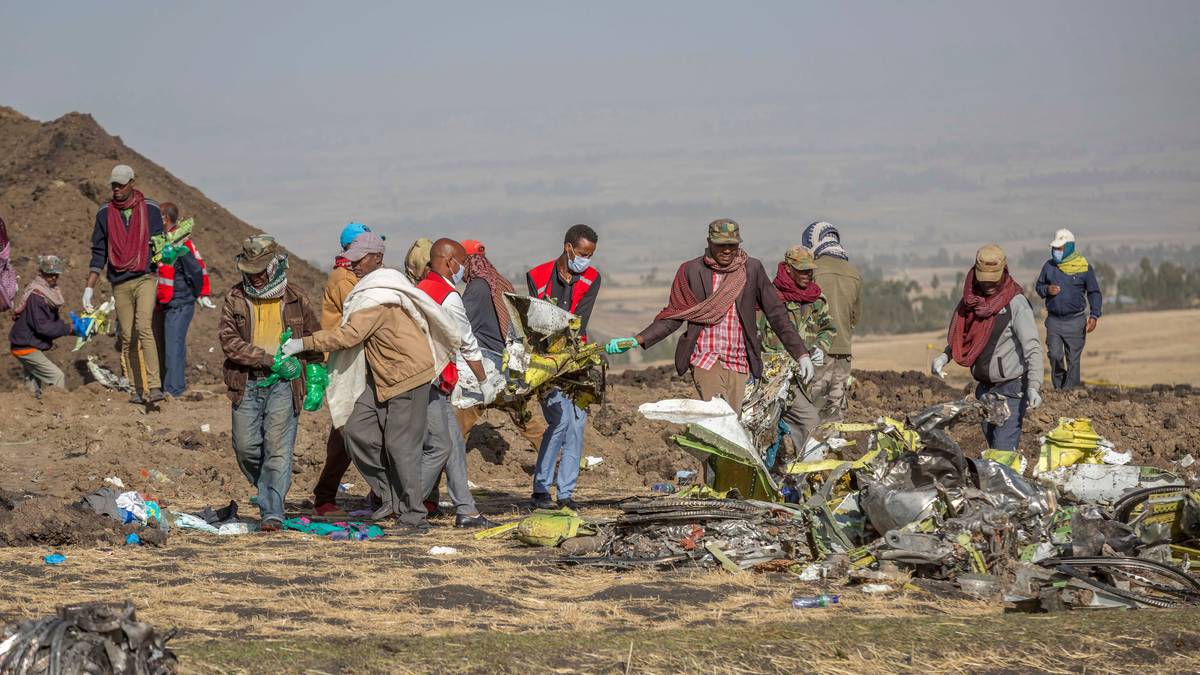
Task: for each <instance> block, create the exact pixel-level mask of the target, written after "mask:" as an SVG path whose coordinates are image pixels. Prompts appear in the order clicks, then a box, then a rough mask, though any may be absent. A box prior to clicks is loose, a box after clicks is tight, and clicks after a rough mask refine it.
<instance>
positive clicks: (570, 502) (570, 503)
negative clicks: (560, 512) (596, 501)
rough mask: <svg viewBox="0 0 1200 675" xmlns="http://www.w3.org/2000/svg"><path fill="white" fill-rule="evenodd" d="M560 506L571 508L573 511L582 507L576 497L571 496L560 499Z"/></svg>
mask: <svg viewBox="0 0 1200 675" xmlns="http://www.w3.org/2000/svg"><path fill="white" fill-rule="evenodd" d="M558 508H560V509H571V510H572V511H579V510H580V509H581V508H582V507H580V506H579V502H577V501H575V500H574V499H571V498H570V497H567V498H565V499H560V500H558Z"/></svg>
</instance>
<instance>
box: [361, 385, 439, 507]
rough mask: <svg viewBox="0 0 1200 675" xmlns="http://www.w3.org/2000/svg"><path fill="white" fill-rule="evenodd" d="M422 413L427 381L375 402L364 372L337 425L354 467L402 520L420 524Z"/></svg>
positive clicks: (426, 400) (425, 409)
mask: <svg viewBox="0 0 1200 675" xmlns="http://www.w3.org/2000/svg"><path fill="white" fill-rule="evenodd" d="M428 413H429V385H427V384H422V385H420V386H418V387H417V388H416V389H412V390H410V391H406V392H404V393H403V394H400V395H399V396H394V397H392V398H390V399H388V400H386V401H384V402H382V403H380V402H379V401H378V400H377V399H376V398H375V383H374V382H372V381H371V378H370V376H368V378H367V387H366V389H364V390H363V393H362V395H361V396H359V397H358V400H357V401H355V403H354V410H353V411H352V412H351V413H350V419H348V420H347V421H346V426H345V427H343V428H342V433H343V435H344V436H345V439H346V449H347V450H348V451H349V453H350V458H351V459H352V460H353V461H354V466H355V468H357V469H358V472H359V473H361V474H362V476H363V478H364V479H366V481H367V484H368V485H370V486H371V490H373V491H374V492H375V494H377V495H379V496H380V498H381V499H382V500H383V507H385V508H390V509H391V511H392V512H393V513H395V514H396V519H397V520H398V521H400V524H402V525H421V524H424V523H425V515H426V511H425V505H424V503H423V502H422V500H423V499H424V498H425V495H424V494H423V493H422V492H421V453H422V449H423V447H424V445H425V443H424V441H425V420H426V416H427V415H428Z"/></svg>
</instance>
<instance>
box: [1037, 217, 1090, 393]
mask: <svg viewBox="0 0 1200 675" xmlns="http://www.w3.org/2000/svg"><path fill="white" fill-rule="evenodd" d="M1034 288H1035V289H1036V290H1037V294H1038V296H1039V297H1041V298H1043V299H1045V301H1046V352H1047V353H1048V354H1049V356H1050V382H1051V383H1052V384H1053V385H1054V388H1055V389H1072V388H1074V387H1078V386H1080V385H1081V384H1082V381H1081V380H1080V375H1079V358H1080V357H1081V356H1082V355H1083V344H1084V342H1085V341H1086V340H1087V334H1088V333H1090V332H1092V331H1094V330H1096V322H1098V321H1099V320H1100V306H1101V304H1102V303H1103V298H1102V297H1101V294H1100V282H1099V281H1097V280H1096V272H1095V270H1093V269H1092V268H1091V266H1090V265H1088V261H1087V258H1084V257H1083V256H1082V255H1081V254H1080V253H1079V251H1076V250H1075V235H1074V234H1072V233H1071V231H1070V230H1065V229H1064V230H1059V231H1058V232H1056V233H1055V234H1054V241H1051V242H1050V259H1049V260H1047V261H1046V264H1044V265H1042V273H1041V274H1039V275H1038V280H1037V284H1036V285H1035V286H1034ZM1085 317H1086V318H1085Z"/></svg>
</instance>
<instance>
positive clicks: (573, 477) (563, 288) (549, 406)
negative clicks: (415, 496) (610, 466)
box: [525, 224, 600, 510]
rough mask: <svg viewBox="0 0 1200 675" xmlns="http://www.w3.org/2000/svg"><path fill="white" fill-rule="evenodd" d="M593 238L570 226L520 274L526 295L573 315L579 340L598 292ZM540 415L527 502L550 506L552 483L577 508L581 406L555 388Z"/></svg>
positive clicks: (583, 419)
mask: <svg viewBox="0 0 1200 675" xmlns="http://www.w3.org/2000/svg"><path fill="white" fill-rule="evenodd" d="M598 240H599V236H598V235H597V234H596V231H595V230H593V229H592V228H590V227H588V226H587V225H583V224H580V225H572V226H571V227H570V228H569V229H568V230H567V234H566V236H565V237H563V250H562V253H561V254H559V256H558V257H557V258H555V259H554V260H551V261H549V262H544V263H542V264H541V265H538V266H537V267H534V268H533V269H531V270H529V272H528V273H527V274H526V275H525V283H526V284H527V285H528V286H529V295H531V296H533V297H535V298H542V299H544V300H549V301H550V302H553V303H554V304H556V305H558V306H559V307H560V308H562V309H565V310H567V311H568V312H570V313H572V314H574V315H576V316H578V317H579V320H580V324H581V327H580V332H579V335H580V337H581V338H582V339H583V340H584V341H586V340H587V325H588V320H589V319H591V316H592V308H593V307H594V306H595V305H596V296H597V295H598V294H599V293H600V272H599V270H597V269H596V268H595V267H592V257H593V256H594V255H596V243H597V241H598ZM542 414H543V415H545V417H546V431H545V433H543V434H542V442H541V445H539V446H538V456H537V463H536V464H535V465H534V473H533V495H532V504H533V507H534V508H538V509H552V508H554V507H555V505H556V503H555V502H553V501H551V500H550V486H551V485H554V486H556V487H557V495H556V496H557V499H558V501H557V506H559V507H566V508H570V509H576V510H577V509H578V508H579V504H577V503H576V502H575V500H574V499H572V498H571V497H572V495H574V494H575V483H576V481H578V480H579V461H580V458H581V457H582V456H583V430H584V426H585V425H586V423H587V410H586V409H585V408H580V407H579V406H577V405H575V402H574V401H572V400H571V398H570V397H569V396H567V395H566V394H564V393H563V392H562V390H561V389H559V388H557V387H555V388H554V389H552V390H550V392H549V393H548V394H547V395H546V397H545V398H544V399H543V400H542ZM556 464H557V465H558V470H557V473H556V472H555V465H556Z"/></svg>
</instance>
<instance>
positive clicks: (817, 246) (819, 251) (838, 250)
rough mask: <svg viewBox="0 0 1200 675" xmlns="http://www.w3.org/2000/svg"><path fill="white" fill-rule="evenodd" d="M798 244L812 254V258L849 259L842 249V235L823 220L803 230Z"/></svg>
mask: <svg viewBox="0 0 1200 675" xmlns="http://www.w3.org/2000/svg"><path fill="white" fill-rule="evenodd" d="M800 243H801V244H803V245H804V248H807V249H809V250H810V251H812V252H813V257H814V258H820V257H821V256H825V255H827V256H830V257H833V258H841V259H842V260H849V259H850V258H849V257H848V256H847V255H846V249H844V248H842V235H841V234H840V233H839V232H838V230H837V228H836V227H834V226H833V225H830V224H829V223H827V222H825V221H823V220H822V221H819V222H816V223H813V224H812V225H809V226H808V227H806V228H804V232H803V234H801V235H800Z"/></svg>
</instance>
